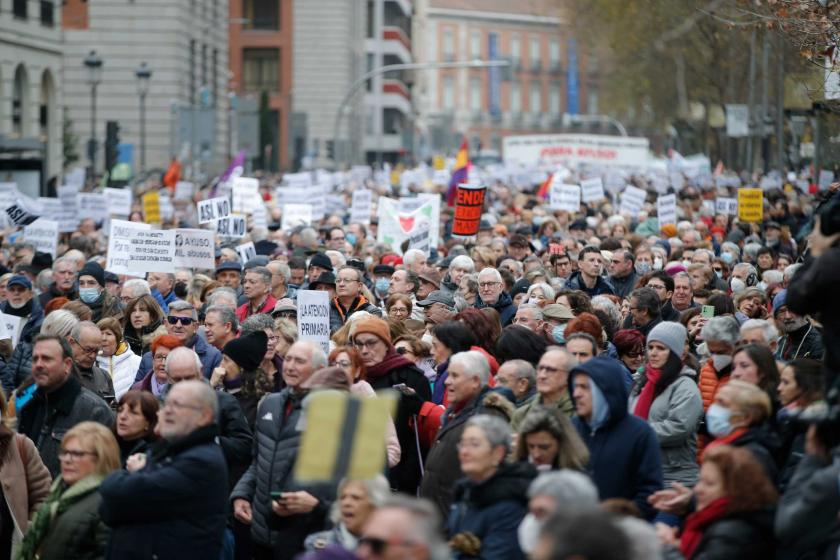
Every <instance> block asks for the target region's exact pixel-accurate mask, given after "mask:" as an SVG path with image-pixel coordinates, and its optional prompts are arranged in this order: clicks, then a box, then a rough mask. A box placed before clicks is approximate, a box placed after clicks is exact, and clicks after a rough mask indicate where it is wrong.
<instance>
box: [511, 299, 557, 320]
mask: <svg viewBox="0 0 840 560" xmlns="http://www.w3.org/2000/svg"><path fill="white" fill-rule="evenodd" d="M552 301H553V298H552ZM520 309H531V310H533V311H534V320H536V321H542V320H543V319H544V317H545V316H544V315H543V310H542V307H540V306H539V305H537V304H536V303H520V304H519V306H518V307H517V308H516V310H517V311H519V310H520Z"/></svg>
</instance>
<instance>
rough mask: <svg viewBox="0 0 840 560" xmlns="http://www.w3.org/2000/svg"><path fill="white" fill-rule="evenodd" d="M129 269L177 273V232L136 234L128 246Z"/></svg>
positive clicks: (143, 231)
mask: <svg viewBox="0 0 840 560" xmlns="http://www.w3.org/2000/svg"><path fill="white" fill-rule="evenodd" d="M128 267H129V268H130V269H132V270H136V271H138V272H175V230H174V229H147V230H140V231H137V232H135V234H134V235H133V236H132V238H131V241H130V242H129V244H128Z"/></svg>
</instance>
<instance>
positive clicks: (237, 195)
mask: <svg viewBox="0 0 840 560" xmlns="http://www.w3.org/2000/svg"><path fill="white" fill-rule="evenodd" d="M232 195H233V211H234V212H237V213H240V214H252V213H253V212H254V207H255V206H256V205H257V203H262V200H261V199H260V182H259V180H258V179H254V178H253V177H236V178H235V179H234V180H233V191H232Z"/></svg>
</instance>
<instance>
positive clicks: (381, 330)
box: [353, 317, 391, 346]
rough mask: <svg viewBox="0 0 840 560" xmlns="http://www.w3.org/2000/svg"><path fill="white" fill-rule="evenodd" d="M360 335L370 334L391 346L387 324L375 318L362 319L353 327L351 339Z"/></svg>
mask: <svg viewBox="0 0 840 560" xmlns="http://www.w3.org/2000/svg"><path fill="white" fill-rule="evenodd" d="M362 333H370V334H372V335H374V336H376V337H378V338H380V339H382V341H384V342H385V344H387V345H388V346H391V329H389V328H388V323H386V322H385V321H383V320H382V319H379V318H377V317H370V318H369V319H362V320H361V321H357V322H356V323H355V324H354V325H353V338H355V337H357V336H358V335H360V334H362Z"/></svg>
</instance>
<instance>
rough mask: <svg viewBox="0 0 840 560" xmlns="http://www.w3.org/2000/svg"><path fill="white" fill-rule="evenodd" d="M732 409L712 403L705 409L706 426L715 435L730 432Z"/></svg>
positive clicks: (725, 434) (718, 435)
mask: <svg viewBox="0 0 840 560" xmlns="http://www.w3.org/2000/svg"><path fill="white" fill-rule="evenodd" d="M731 417H732V411H731V410H729V409H728V408H724V407H722V406H720V405H719V404H713V405H712V406H710V407H709V410H707V411H706V428H707V429H708V430H709V433H710V434H712V435H713V436H715V437H723V436H728V435H729V434H731V433H732V422H730V418H731Z"/></svg>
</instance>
